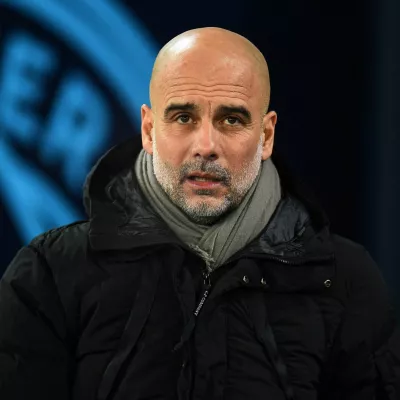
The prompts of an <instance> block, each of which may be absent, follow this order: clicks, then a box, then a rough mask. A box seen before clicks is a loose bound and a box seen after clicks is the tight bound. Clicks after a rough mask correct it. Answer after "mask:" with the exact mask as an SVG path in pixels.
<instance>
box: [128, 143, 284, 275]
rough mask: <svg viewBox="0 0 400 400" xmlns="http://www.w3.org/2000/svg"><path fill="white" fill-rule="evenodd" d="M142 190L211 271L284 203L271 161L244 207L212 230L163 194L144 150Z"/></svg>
mask: <svg viewBox="0 0 400 400" xmlns="http://www.w3.org/2000/svg"><path fill="white" fill-rule="evenodd" d="M135 173H136V177H137V180H138V182H139V186H140V188H141V189H142V191H143V193H144V195H145V196H146V197H147V199H148V200H149V202H150V203H151V205H152V206H153V208H154V210H155V211H156V212H157V214H158V215H159V216H160V217H161V218H162V219H163V220H164V221H165V222H166V223H167V225H168V226H169V227H170V228H171V229H172V231H173V232H175V234H176V235H177V236H178V237H179V238H180V239H181V240H182V241H183V242H184V243H186V244H187V245H188V246H189V247H191V248H192V249H193V250H194V251H195V252H196V253H197V254H199V255H200V256H201V257H202V258H203V259H204V261H205V262H206V265H207V268H208V270H209V271H211V270H213V269H215V268H218V267H219V266H221V265H222V264H223V263H224V262H225V261H227V260H228V259H229V258H230V257H231V256H232V255H233V254H235V253H236V252H237V251H239V250H241V249H242V248H243V247H245V246H246V245H247V244H248V243H250V242H251V241H252V240H253V239H255V238H256V237H257V236H258V235H259V234H260V233H261V231H262V230H263V229H264V228H265V226H266V225H267V223H268V222H269V220H270V218H271V216H272V214H273V213H274V211H275V209H276V206H277V205H278V203H279V201H280V199H281V186H280V180H279V175H278V172H277V170H276V168H275V166H274V164H273V162H272V160H271V159H268V160H266V161H263V162H262V166H261V168H260V172H259V174H258V175H257V178H256V179H255V181H254V183H253V185H252V186H251V188H250V189H249V191H248V192H247V194H246V196H245V197H244V199H243V200H242V202H241V204H240V205H239V206H238V207H237V208H236V209H235V210H233V211H232V212H230V213H229V214H227V215H226V216H225V217H224V218H222V219H221V220H219V221H218V222H217V223H215V224H214V225H211V226H203V225H199V224H196V223H195V222H193V221H191V220H190V219H189V218H188V217H187V215H186V214H185V213H184V212H183V211H181V209H180V208H178V207H177V206H176V205H175V204H174V203H173V202H172V201H171V200H170V198H169V197H168V195H167V194H166V193H165V192H164V190H163V189H162V187H161V185H160V184H159V183H158V181H157V179H156V177H155V175H154V170H153V159H152V156H151V155H149V154H148V153H146V152H145V151H144V150H142V151H141V152H140V154H139V156H138V158H137V160H136V163H135Z"/></svg>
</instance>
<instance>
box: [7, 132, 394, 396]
mask: <svg viewBox="0 0 400 400" xmlns="http://www.w3.org/2000/svg"><path fill="white" fill-rule="evenodd" d="M139 148H140V141H138V140H133V141H131V142H129V143H125V144H123V145H121V146H118V147H116V148H114V149H112V150H111V151H110V152H109V153H108V154H107V155H106V156H105V157H104V158H103V159H102V160H101V161H100V162H99V163H98V165H97V166H96V169H95V171H94V173H93V174H92V175H91V177H90V179H89V180H88V185H87V190H86V204H87V208H88V212H89V214H90V221H88V222H78V223H76V224H73V225H69V226H65V227H62V228H59V229H56V230H53V231H50V232H47V233H45V234H43V235H41V236H40V237H38V238H36V239H35V240H33V241H32V243H31V244H30V245H29V246H26V247H24V248H23V249H22V250H21V251H20V252H19V253H18V255H17V256H16V257H15V259H14V261H13V262H12V264H11V265H10V266H9V268H8V269H7V271H6V273H5V275H4V277H3V279H2V280H1V285H0V399H1V400H3V399H4V400H67V399H68V400H70V399H74V400H138V399H142V400H144V399H153V400H155V399H180V400H184V399H195V400H200V399H207V400H217V399H218V400H222V399H226V400H256V399H257V400H258V399H268V400H290V399H296V400H314V399H324V400H346V399H348V400H374V399H375V400H383V399H386V400H389V399H390V400H398V399H400V336H399V331H398V329H397V328H396V325H395V321H394V316H393V311H392V309H391V307H390V301H389V299H388V296H387V292H386V288H385V284H384V282H383V281H382V278H381V276H380V274H379V271H378V269H377V267H376V266H375V265H374V263H373V261H372V260H371V258H370V257H369V255H368V254H367V252H366V251H365V250H364V249H363V248H362V247H361V246H359V245H357V244H354V243H352V242H350V241H348V240H345V239H343V238H340V237H338V236H335V235H332V234H331V233H329V229H328V226H327V224H326V221H325V219H324V217H323V215H322V214H321V213H320V212H319V211H318V209H317V208H315V207H314V206H312V205H311V204H310V203H309V202H308V201H307V200H305V199H304V198H302V197H301V193H300V192H297V191H296V190H297V189H296V188H294V187H293V186H292V184H291V183H290V182H289V181H288V180H287V179H286V178H285V177H283V184H284V189H285V193H286V194H285V197H284V199H283V200H282V201H281V203H280V205H279V207H278V209H277V211H276V213H275V215H274V216H273V219H272V220H271V222H270V223H269V224H268V226H267V227H266V229H265V231H264V232H263V233H262V234H261V235H260V237H258V238H257V239H256V240H255V241H254V242H253V243H251V244H250V245H249V246H247V247H246V248H245V249H243V250H242V251H240V253H238V254H236V255H235V256H234V257H233V258H232V259H231V260H229V261H228V262H227V263H226V264H225V265H224V266H222V267H221V268H219V269H218V270H216V271H215V272H214V273H213V274H211V276H209V277H205V276H204V274H203V271H204V265H203V261H202V260H201V259H200V258H198V257H197V256H196V255H194V254H192V253H191V252H190V251H188V250H187V248H186V247H185V245H184V244H182V243H181V242H180V241H179V240H178V239H177V238H176V237H175V236H174V234H173V233H172V232H171V231H170V230H169V229H168V228H167V226H166V225H165V224H164V223H163V222H162V221H161V220H160V219H159V218H158V217H157V216H156V215H155V213H154V212H153V211H152V209H151V207H150V205H149V204H148V203H147V202H146V200H145V199H144V198H143V197H142V195H141V193H140V191H139V189H138V187H137V183H136V182H135V178H134V174H133V173H132V164H133V160H134V158H135V156H136V154H137V153H138V151H139ZM278 169H279V166H278ZM280 173H281V176H284V174H283V172H282V171H280ZM195 314H196V316H195Z"/></svg>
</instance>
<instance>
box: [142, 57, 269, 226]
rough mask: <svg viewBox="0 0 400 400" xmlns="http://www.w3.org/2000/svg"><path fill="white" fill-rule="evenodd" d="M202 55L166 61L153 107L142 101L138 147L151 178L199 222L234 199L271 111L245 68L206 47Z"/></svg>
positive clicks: (257, 156) (262, 144)
mask: <svg viewBox="0 0 400 400" xmlns="http://www.w3.org/2000/svg"><path fill="white" fill-rule="evenodd" d="M196 56H197V57H199V56H200V58H202V57H201V54H199V53H198V52H196V54H195V57H194V58H196ZM207 58H208V62H207V66H205V65H204V62H201V61H202V60H201V59H193V57H192V59H190V60H187V59H185V58H184V57H183V58H182V60H181V61H180V62H178V63H174V65H173V66H172V67H171V68H167V70H166V71H165V72H164V73H163V75H162V80H160V81H159V82H160V83H159V85H157V90H155V93H153V96H152V100H153V109H150V108H148V107H147V106H143V107H142V139H143V147H144V149H145V150H146V151H147V152H148V153H150V154H152V155H153V166H154V173H155V176H156V178H157V180H158V182H159V183H160V185H161V187H162V188H163V189H164V191H165V192H166V193H167V195H168V196H169V197H170V198H171V200H172V201H173V202H174V203H175V204H176V205H177V206H178V207H179V208H180V209H181V210H183V211H184V212H185V213H186V214H187V216H188V217H189V218H190V219H192V220H193V221H195V222H196V223H200V224H205V225H209V224H212V223H214V222H216V221H217V220H218V219H220V218H221V217H222V216H224V215H225V214H226V213H228V212H229V211H231V210H232V209H234V208H236V207H237V206H238V205H239V204H240V203H241V201H242V200H243V198H244V196H245V195H246V193H247V192H248V190H249V189H250V187H251V186H252V184H253V182H254V180H255V179H256V177H257V174H258V172H259V170H260V166H261V161H262V160H265V159H267V158H268V157H269V156H270V155H271V152H272V146H273V136H274V127H275V123H276V114H275V113H274V112H271V113H268V114H265V109H263V108H264V106H263V95H262V92H261V90H260V87H259V86H260V85H257V76H256V75H255V73H254V72H253V69H252V68H249V66H248V65H247V64H246V63H243V65H240V64H238V61H237V59H233V60H232V59H221V57H220V55H219V56H218V57H216V59H215V60H210V54H209V52H207ZM203 60H204V58H203ZM199 66H201V67H200V68H199Z"/></svg>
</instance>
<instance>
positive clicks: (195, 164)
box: [152, 135, 263, 225]
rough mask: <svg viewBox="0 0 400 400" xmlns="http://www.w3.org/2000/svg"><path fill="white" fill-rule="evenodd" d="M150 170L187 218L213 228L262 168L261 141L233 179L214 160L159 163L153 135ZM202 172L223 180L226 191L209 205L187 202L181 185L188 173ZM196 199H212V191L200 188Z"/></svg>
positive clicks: (201, 202) (234, 205)
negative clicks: (248, 160) (252, 155)
mask: <svg viewBox="0 0 400 400" xmlns="http://www.w3.org/2000/svg"><path fill="white" fill-rule="evenodd" d="M153 139H154V141H153V157H152V158H153V169H154V175H155V177H156V179H157V181H158V183H159V184H160V186H161V187H162V189H163V190H164V192H165V193H166V194H167V196H168V197H169V198H170V199H171V201H172V202H173V203H174V204H175V205H176V206H177V207H178V208H180V209H181V210H182V211H183V212H184V213H185V214H186V215H187V217H188V218H189V219H190V220H192V221H193V222H195V223H197V224H200V225H212V224H214V223H216V222H217V221H218V220H220V219H221V218H222V217H223V216H225V215H226V214H228V213H229V212H231V211H232V210H234V209H235V208H237V207H238V206H239V204H240V203H241V202H242V200H243V198H244V197H245V196H246V194H247V192H248V191H249V189H250V188H251V186H252V184H253V183H254V181H255V179H256V177H257V175H258V172H259V170H260V167H261V160H262V150H263V147H262V143H263V140H262V138H261V140H260V142H259V144H258V147H257V151H256V154H255V156H254V158H253V160H251V161H250V162H249V163H244V164H243V165H242V166H241V168H240V169H239V171H241V172H240V174H238V175H237V176H233V175H232V174H231V173H230V172H229V171H228V170H227V169H225V168H222V167H221V166H220V165H218V164H216V163H215V162H214V161H207V160H204V159H203V160H194V161H191V162H187V163H184V164H183V165H181V166H180V167H173V166H171V165H170V164H168V163H166V162H164V161H163V160H161V158H160V156H159V153H158V149H157V143H156V139H155V135H154V136H153ZM193 171H202V172H205V173H210V174H215V175H216V176H218V177H219V178H221V179H222V184H223V185H225V186H226V187H227V188H228V192H227V193H226V194H225V195H224V197H223V198H221V199H219V201H218V203H216V202H214V204H210V203H209V202H207V201H196V202H193V201H190V199H189V198H188V196H187V195H186V193H185V192H184V188H183V183H184V180H185V177H187V176H188V174H189V173H190V172H193ZM196 194H197V195H198V196H205V197H206V196H212V195H213V194H214V190H209V189H199V190H197V191H196Z"/></svg>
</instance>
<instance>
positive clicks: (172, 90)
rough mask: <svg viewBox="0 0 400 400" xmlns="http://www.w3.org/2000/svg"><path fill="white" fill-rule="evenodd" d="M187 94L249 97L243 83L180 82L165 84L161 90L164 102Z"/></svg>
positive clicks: (246, 98)
mask: <svg viewBox="0 0 400 400" xmlns="http://www.w3.org/2000/svg"><path fill="white" fill-rule="evenodd" d="M185 95H186V96H187V95H189V96H190V95H200V96H203V97H231V98H239V99H241V100H244V101H247V100H249V99H250V97H251V93H250V90H249V89H248V88H247V87H246V86H243V85H235V84H227V83H218V82H214V83H210V84H202V83H198V82H193V81H192V82H190V83H188V82H180V83H176V84H173V83H171V84H169V85H166V88H165V90H164V91H163V100H164V103H167V102H168V101H170V100H171V99H172V98H174V97H183V96H185Z"/></svg>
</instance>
